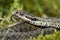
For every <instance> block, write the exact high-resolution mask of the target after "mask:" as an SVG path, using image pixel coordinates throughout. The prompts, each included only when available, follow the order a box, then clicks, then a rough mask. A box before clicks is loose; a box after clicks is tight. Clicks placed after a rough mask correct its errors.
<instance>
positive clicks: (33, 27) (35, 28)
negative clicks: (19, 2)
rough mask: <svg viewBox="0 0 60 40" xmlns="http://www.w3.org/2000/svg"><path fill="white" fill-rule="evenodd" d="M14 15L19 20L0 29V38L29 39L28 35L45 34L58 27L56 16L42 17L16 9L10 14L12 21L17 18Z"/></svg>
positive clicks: (59, 26)
mask: <svg viewBox="0 0 60 40" xmlns="http://www.w3.org/2000/svg"><path fill="white" fill-rule="evenodd" d="M14 16H15V17H16V18H17V19H19V20H20V21H17V22H16V23H14V24H12V25H10V26H8V27H7V28H3V29H2V30H0V40H29V38H30V36H32V37H37V36H38V35H39V34H41V35H43V36H45V35H46V34H52V33H54V32H55V30H56V29H59V28H60V25H59V23H57V22H59V20H60V18H58V17H56V18H42V17H37V16H34V15H32V14H30V13H28V12H27V11H23V10H17V11H15V12H14V14H12V15H11V17H10V18H11V20H13V21H14V20H17V19H15V18H14Z"/></svg>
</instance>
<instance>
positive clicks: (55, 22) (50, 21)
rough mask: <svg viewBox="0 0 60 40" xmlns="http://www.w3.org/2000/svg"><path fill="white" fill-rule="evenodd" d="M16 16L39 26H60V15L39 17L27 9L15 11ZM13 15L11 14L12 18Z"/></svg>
mask: <svg viewBox="0 0 60 40" xmlns="http://www.w3.org/2000/svg"><path fill="white" fill-rule="evenodd" d="M13 15H15V16H17V17H18V18H20V19H22V20H24V21H25V22H27V23H29V24H32V25H35V26H38V27H40V28H41V27H43V28H46V27H48V28H49V27H50V28H60V23H59V22H60V17H53V18H52V17H50V18H43V17H42V18H41V17H37V16H34V15H32V14H31V13H28V12H26V11H23V10H18V11H16V12H15V14H13ZM13 15H12V16H11V19H12V20H13Z"/></svg>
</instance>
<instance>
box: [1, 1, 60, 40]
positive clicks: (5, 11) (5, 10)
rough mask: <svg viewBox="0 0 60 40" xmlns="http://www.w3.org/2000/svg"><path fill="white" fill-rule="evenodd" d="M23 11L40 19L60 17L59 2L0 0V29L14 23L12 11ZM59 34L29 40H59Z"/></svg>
mask: <svg viewBox="0 0 60 40" xmlns="http://www.w3.org/2000/svg"><path fill="white" fill-rule="evenodd" d="M14 10H25V11H28V12H30V13H33V14H34V15H36V16H40V17H45V16H47V17H51V16H52V17H56V16H60V0H0V28H3V27H5V26H7V25H10V24H12V23H14V22H13V21H11V20H10V16H11V15H12V13H11V12H12V11H14ZM59 34H60V32H56V33H54V34H51V35H46V36H45V37H43V36H41V35H39V36H38V37H36V38H33V39H32V37H31V38H30V39H31V40H60V35H59Z"/></svg>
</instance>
